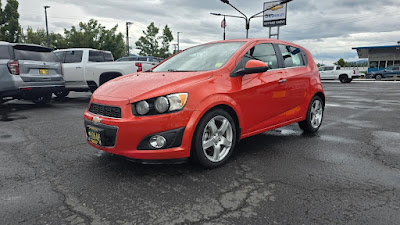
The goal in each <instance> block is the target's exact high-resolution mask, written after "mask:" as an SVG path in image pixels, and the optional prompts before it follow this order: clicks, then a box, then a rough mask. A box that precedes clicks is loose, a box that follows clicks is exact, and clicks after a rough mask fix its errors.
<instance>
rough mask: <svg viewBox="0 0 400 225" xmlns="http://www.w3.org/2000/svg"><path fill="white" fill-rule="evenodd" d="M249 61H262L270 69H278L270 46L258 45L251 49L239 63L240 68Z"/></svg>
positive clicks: (273, 51) (273, 50) (274, 54)
mask: <svg viewBox="0 0 400 225" xmlns="http://www.w3.org/2000/svg"><path fill="white" fill-rule="evenodd" d="M251 59H255V60H260V61H263V62H265V64H267V65H268V66H269V68H271V69H276V68H278V59H277V57H276V53H275V49H274V47H273V46H272V44H259V45H256V46H254V47H253V48H251V49H250V50H249V51H248V52H247V53H246V54H245V55H244V56H243V58H242V59H241V61H240V63H242V67H244V66H245V65H246V63H247V62H248V61H249V60H251Z"/></svg>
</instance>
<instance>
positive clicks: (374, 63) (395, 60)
mask: <svg viewBox="0 0 400 225" xmlns="http://www.w3.org/2000/svg"><path fill="white" fill-rule="evenodd" d="M398 43H399V45H388V46H370V47H356V48H353V49H355V50H357V54H358V57H359V58H360V59H368V73H371V72H372V71H377V70H383V69H385V68H387V67H391V66H400V42H398Z"/></svg>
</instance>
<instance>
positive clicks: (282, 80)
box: [279, 79, 287, 84]
mask: <svg viewBox="0 0 400 225" xmlns="http://www.w3.org/2000/svg"><path fill="white" fill-rule="evenodd" d="M286 81H287V80H286V79H280V80H279V83H280V84H281V83H285V82H286Z"/></svg>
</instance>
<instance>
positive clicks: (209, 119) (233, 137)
mask: <svg viewBox="0 0 400 225" xmlns="http://www.w3.org/2000/svg"><path fill="white" fill-rule="evenodd" d="M236 132H237V131H236V125H235V122H234V120H233V119H232V117H231V115H230V114H229V113H227V112H226V111H225V110H223V109H215V110H212V111H210V112H208V113H206V114H205V115H204V116H203V118H202V119H201V120H200V122H199V123H198V125H197V128H196V131H195V133H194V135H193V140H192V149H191V157H192V159H194V160H195V161H196V162H198V163H200V164H201V165H202V166H204V167H206V168H216V167H219V166H222V165H223V164H225V163H226V162H227V161H228V159H229V157H230V156H231V155H232V153H233V150H234V149H235V146H236V142H237V133H236Z"/></svg>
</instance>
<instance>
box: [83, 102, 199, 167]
mask: <svg viewBox="0 0 400 225" xmlns="http://www.w3.org/2000/svg"><path fill="white" fill-rule="evenodd" d="M121 111H122V118H120V119H117V118H108V117H104V116H100V115H95V114H92V113H90V112H89V111H86V112H85V115H84V119H85V129H87V126H92V127H95V128H99V129H101V130H102V131H103V132H105V133H108V135H106V136H107V137H106V138H107V139H108V141H105V143H103V145H107V146H99V145H97V144H93V143H92V142H90V141H87V142H88V143H89V144H90V145H91V146H93V147H95V148H97V149H100V150H102V151H106V152H109V153H112V154H116V155H120V156H124V157H128V158H131V159H137V160H169V159H183V158H188V157H189V156H190V146H191V139H192V138H191V134H190V132H187V129H186V127H187V125H188V122H189V120H190V118H191V116H192V114H193V112H192V111H189V110H182V111H179V112H175V113H170V114H163V115H156V116H145V117H135V116H134V115H133V114H132V112H131V106H130V104H128V105H125V106H122V107H121ZM93 118H95V119H94V120H95V121H97V123H95V122H93ZM99 119H100V120H101V122H100V123H99V122H98V121H99ZM174 131H176V132H174ZM162 132H166V133H170V134H171V132H172V133H173V135H172V136H170V138H171V139H170V140H171V141H170V142H171V144H170V145H169V146H172V147H169V146H167V147H168V148H165V149H157V150H156V149H150V148H149V147H148V146H149V145H146V144H147V143H148V139H149V137H150V136H152V135H154V134H159V133H162ZM86 138H88V134H87V132H86ZM110 139H114V143H113V140H110ZM167 139H168V137H167ZM87 140H88V139H87ZM167 141H169V140H167ZM143 146H145V147H143Z"/></svg>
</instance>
